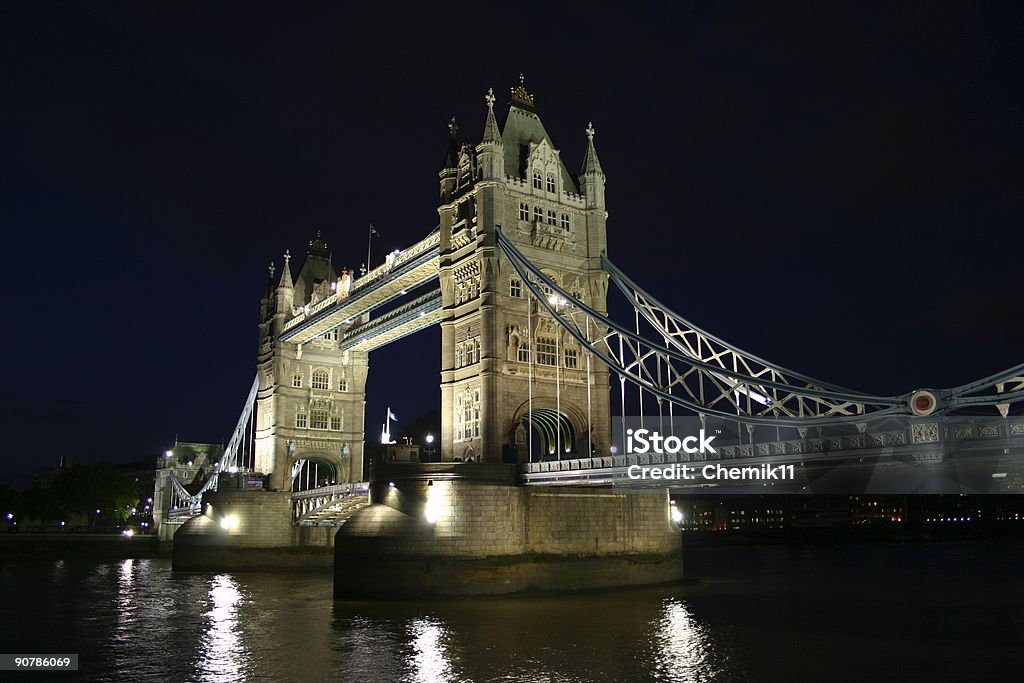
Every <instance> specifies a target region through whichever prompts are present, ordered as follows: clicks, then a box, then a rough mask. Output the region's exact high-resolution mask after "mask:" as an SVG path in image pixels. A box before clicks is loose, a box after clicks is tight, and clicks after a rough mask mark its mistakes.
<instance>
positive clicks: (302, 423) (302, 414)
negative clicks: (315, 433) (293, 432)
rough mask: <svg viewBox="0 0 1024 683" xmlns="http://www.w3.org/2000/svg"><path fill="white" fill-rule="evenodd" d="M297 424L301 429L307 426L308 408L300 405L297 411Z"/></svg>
mask: <svg viewBox="0 0 1024 683" xmlns="http://www.w3.org/2000/svg"><path fill="white" fill-rule="evenodd" d="M295 426H296V427H298V428H299V429H305V428H306V409H305V408H304V407H303V406H299V409H298V410H297V411H296V413H295Z"/></svg>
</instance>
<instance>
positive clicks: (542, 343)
mask: <svg viewBox="0 0 1024 683" xmlns="http://www.w3.org/2000/svg"><path fill="white" fill-rule="evenodd" d="M536 361H537V364H538V365H557V364H558V348H557V346H556V345H555V340H554V339H549V338H546V337H538V338H537V358H536Z"/></svg>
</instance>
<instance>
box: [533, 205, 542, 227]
mask: <svg viewBox="0 0 1024 683" xmlns="http://www.w3.org/2000/svg"><path fill="white" fill-rule="evenodd" d="M533 220H535V221H536V222H538V223H543V222H544V209H542V208H540V207H539V206H535V207H533Z"/></svg>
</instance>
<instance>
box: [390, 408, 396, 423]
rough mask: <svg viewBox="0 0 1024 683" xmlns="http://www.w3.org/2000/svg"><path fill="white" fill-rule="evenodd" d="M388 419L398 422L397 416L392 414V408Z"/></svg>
mask: <svg viewBox="0 0 1024 683" xmlns="http://www.w3.org/2000/svg"><path fill="white" fill-rule="evenodd" d="M388 419H389V420H394V421H395V422H398V418H397V417H395V414H394V413H392V412H391V408H388Z"/></svg>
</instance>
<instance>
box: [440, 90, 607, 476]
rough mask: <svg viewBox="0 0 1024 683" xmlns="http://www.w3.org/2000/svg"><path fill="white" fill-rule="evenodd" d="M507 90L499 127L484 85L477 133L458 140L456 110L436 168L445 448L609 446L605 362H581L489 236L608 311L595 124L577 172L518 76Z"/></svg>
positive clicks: (456, 452)
mask: <svg viewBox="0 0 1024 683" xmlns="http://www.w3.org/2000/svg"><path fill="white" fill-rule="evenodd" d="M511 95H512V96H511V103H510V105H509V109H508V113H507V114H506V116H505V120H504V124H503V125H502V126H499V125H498V121H497V118H496V117H495V114H494V103H495V98H494V95H493V93H492V92H490V91H489V92H488V94H487V97H486V98H485V101H486V104H487V112H486V122H485V124H484V128H483V135H482V137H481V140H480V142H479V143H477V144H475V145H474V144H470V143H469V142H460V140H459V137H458V129H457V126H456V125H455V120H454V119H452V123H451V124H450V141H449V146H448V151H447V154H446V155H445V161H444V168H443V169H442V170H441V171H440V184H441V205H440V207H439V208H438V212H439V213H440V224H441V260H440V281H441V293H442V302H443V312H442V318H441V410H442V435H441V436H442V441H441V447H442V454H443V456H444V457H445V458H446V459H459V460H463V459H467V458H471V459H474V460H481V461H488V462H502V461H504V462H526V461H527V459H528V458H530V457H532V458H533V459H534V460H538V459H541V458H543V459H555V458H574V457H586V456H589V455H590V453H589V451H590V450H591V448H592V449H593V450H594V451H597V452H607V449H608V447H609V445H610V435H609V422H610V406H609V386H608V371H607V369H606V368H605V367H604V366H603V365H601V364H600V363H599V362H597V361H596V360H592V361H590V363H589V370H588V359H587V357H586V354H584V352H583V350H582V349H581V348H580V346H579V344H578V343H577V342H576V341H575V340H574V339H573V338H572V337H571V335H569V334H568V333H565V332H563V330H562V329H561V328H560V327H559V326H558V324H557V323H556V322H555V321H554V320H553V319H552V318H551V316H550V315H549V314H547V313H546V311H545V310H544V308H543V307H542V306H541V305H540V304H538V302H537V301H536V299H535V298H533V297H531V296H530V295H529V294H528V290H527V288H526V286H525V284H524V283H523V282H522V281H521V280H520V278H519V277H518V276H517V274H516V272H515V270H514V269H513V268H512V265H511V264H510V263H509V261H508V259H507V258H506V257H505V256H504V254H503V253H502V252H501V248H500V247H499V246H497V244H496V241H495V234H496V230H497V229H500V230H501V231H502V233H503V234H504V235H505V236H507V237H508V238H509V239H510V240H511V241H512V242H513V243H514V244H515V245H516V247H517V248H518V249H519V250H520V251H521V252H522V253H523V254H525V255H526V257H527V258H528V259H529V260H530V261H531V262H532V263H534V264H535V265H537V266H538V267H539V268H541V270H543V271H544V272H545V273H546V274H547V275H549V276H550V277H551V278H552V279H554V280H555V281H556V282H558V283H560V284H561V286H562V287H563V288H564V289H566V290H568V291H570V292H572V293H573V294H574V296H576V297H577V298H579V299H581V300H583V301H584V302H586V303H587V304H588V305H589V306H591V307H592V308H594V309H596V310H598V311H600V312H602V313H604V312H606V295H607V277H606V275H605V273H604V271H603V270H602V269H601V263H600V259H601V255H602V254H603V253H604V252H605V250H606V245H607V241H606V234H605V222H606V219H607V212H606V211H605V198H604V185H605V175H604V172H603V171H602V169H601V164H600V162H599V161H598V158H597V152H596V150H595V148H594V129H593V126H589V125H588V126H587V128H586V135H587V142H586V145H587V146H586V152H585V154H584V158H583V164H582V168H581V170H580V173H579V174H578V175H573V174H571V173H569V171H568V170H567V169H566V167H565V165H564V164H563V162H562V159H561V156H560V154H559V150H558V149H557V148H556V147H555V146H554V143H553V142H552V141H551V138H550V137H549V136H548V133H547V131H546V130H545V129H544V125H543V124H542V123H541V120H540V117H539V116H538V115H537V109H536V106H535V103H534V98H533V96H532V95H531V94H530V93H529V92H527V90H526V88H525V85H524V83H523V79H522V77H520V82H519V85H518V87H516V88H513V89H512V93H511ZM531 302H532V304H531ZM531 387H532V396H533V400H532V405H531V402H530V400H529V397H530V395H531ZM531 444H532V445H531Z"/></svg>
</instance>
